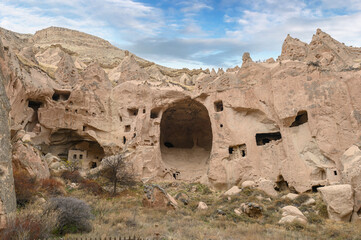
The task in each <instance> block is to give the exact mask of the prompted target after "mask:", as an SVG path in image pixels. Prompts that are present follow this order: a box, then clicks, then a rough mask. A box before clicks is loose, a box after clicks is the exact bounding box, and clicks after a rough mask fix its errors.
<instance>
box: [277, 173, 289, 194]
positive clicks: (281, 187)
mask: <svg viewBox="0 0 361 240" xmlns="http://www.w3.org/2000/svg"><path fill="white" fill-rule="evenodd" d="M275 190H276V191H280V192H283V191H288V190H290V188H289V187H288V182H287V181H286V180H285V179H284V178H283V176H282V175H279V176H278V177H277V181H276V187H275Z"/></svg>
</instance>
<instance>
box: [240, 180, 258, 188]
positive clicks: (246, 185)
mask: <svg viewBox="0 0 361 240" xmlns="http://www.w3.org/2000/svg"><path fill="white" fill-rule="evenodd" d="M255 186H256V183H255V182H254V181H249V180H248V181H244V182H243V183H242V184H241V187H242V188H253V187H255Z"/></svg>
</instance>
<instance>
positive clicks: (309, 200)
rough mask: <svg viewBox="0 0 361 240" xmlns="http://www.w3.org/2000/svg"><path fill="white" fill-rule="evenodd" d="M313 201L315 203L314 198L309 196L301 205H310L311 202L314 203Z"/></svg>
mask: <svg viewBox="0 0 361 240" xmlns="http://www.w3.org/2000/svg"><path fill="white" fill-rule="evenodd" d="M315 203H316V200H315V199H313V198H309V199H307V200H306V201H305V202H304V203H302V205H305V206H308V205H312V204H315Z"/></svg>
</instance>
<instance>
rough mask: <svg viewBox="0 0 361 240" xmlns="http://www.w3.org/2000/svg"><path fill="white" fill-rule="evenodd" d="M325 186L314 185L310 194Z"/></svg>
mask: <svg viewBox="0 0 361 240" xmlns="http://www.w3.org/2000/svg"><path fill="white" fill-rule="evenodd" d="M324 186H325V185H320V184H319V185H314V186H312V192H314V193H315V192H318V188H320V187H324Z"/></svg>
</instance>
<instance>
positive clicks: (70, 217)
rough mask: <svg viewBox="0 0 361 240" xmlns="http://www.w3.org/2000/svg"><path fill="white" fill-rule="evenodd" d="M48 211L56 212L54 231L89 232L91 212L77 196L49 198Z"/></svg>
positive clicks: (61, 232)
mask: <svg viewBox="0 0 361 240" xmlns="http://www.w3.org/2000/svg"><path fill="white" fill-rule="evenodd" d="M47 211H48V213H50V212H53V211H55V212H57V214H58V216H57V226H56V228H55V230H54V233H55V234H57V235H64V234H66V233H77V232H90V231H91V230H92V226H91V224H90V221H89V220H90V219H91V218H92V214H91V212H90V207H89V205H88V204H87V203H86V202H84V201H82V200H80V199H77V198H72V197H55V198H51V199H50V205H49V206H48V209H47Z"/></svg>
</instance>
